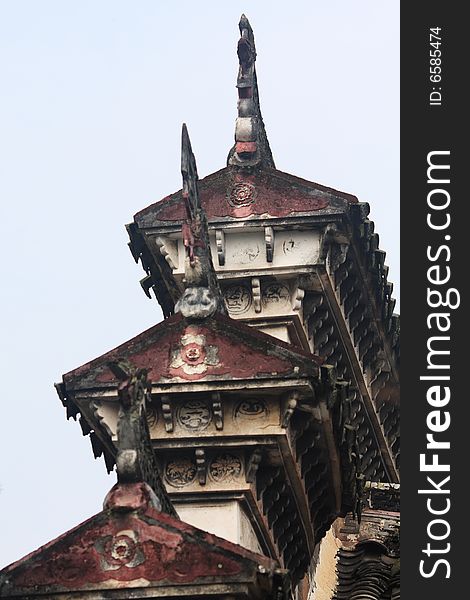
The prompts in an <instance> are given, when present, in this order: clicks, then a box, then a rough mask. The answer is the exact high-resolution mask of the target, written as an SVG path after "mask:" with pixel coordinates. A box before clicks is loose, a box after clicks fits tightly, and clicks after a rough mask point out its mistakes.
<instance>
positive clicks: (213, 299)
mask: <svg viewBox="0 0 470 600" xmlns="http://www.w3.org/2000/svg"><path fill="white" fill-rule="evenodd" d="M181 175H182V176H183V194H182V195H183V201H184V204H185V207H186V217H187V218H186V222H185V223H183V229H182V233H183V244H184V247H185V248H186V260H185V287H186V289H185V291H184V293H183V295H182V296H181V298H180V299H179V300H178V302H177V304H176V306H175V311H176V312H181V314H182V315H183V316H184V317H188V318H195V319H203V318H206V317H209V316H211V315H213V314H214V313H215V312H221V313H223V314H226V313H227V309H226V307H225V302H224V299H223V296H222V292H221V290H220V286H219V282H218V281H217V275H216V273H215V269H214V265H213V263H212V254H211V247H210V242H209V229H208V226H207V219H206V214H205V212H204V209H203V208H202V204H201V201H200V198H199V190H198V175H197V167H196V159H195V157H194V154H193V150H192V148H191V141H190V139H189V134H188V129H187V127H186V124H185V123H183V129H182V133H181Z"/></svg>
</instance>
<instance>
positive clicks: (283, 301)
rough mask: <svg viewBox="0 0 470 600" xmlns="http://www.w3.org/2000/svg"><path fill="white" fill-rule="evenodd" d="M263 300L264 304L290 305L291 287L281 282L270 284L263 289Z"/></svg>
mask: <svg viewBox="0 0 470 600" xmlns="http://www.w3.org/2000/svg"><path fill="white" fill-rule="evenodd" d="M262 302H263V305H264V306H279V307H282V306H286V307H287V306H289V304H290V291H289V288H288V287H287V286H286V285H283V284H281V283H273V284H271V285H268V286H267V287H266V288H265V289H264V290H263V296H262Z"/></svg>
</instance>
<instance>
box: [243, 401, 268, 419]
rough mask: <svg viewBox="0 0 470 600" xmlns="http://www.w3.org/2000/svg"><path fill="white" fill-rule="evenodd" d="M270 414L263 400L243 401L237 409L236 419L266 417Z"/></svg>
mask: <svg viewBox="0 0 470 600" xmlns="http://www.w3.org/2000/svg"><path fill="white" fill-rule="evenodd" d="M267 414H268V409H267V407H266V404H265V403H264V402H263V401H262V400H243V401H242V402H240V404H238V406H237V407H236V409H235V418H253V417H264V416H266V415H267Z"/></svg>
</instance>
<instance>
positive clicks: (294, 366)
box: [63, 314, 322, 392]
mask: <svg viewBox="0 0 470 600" xmlns="http://www.w3.org/2000/svg"><path fill="white" fill-rule="evenodd" d="M117 359H127V360H128V361H130V362H131V363H132V364H133V365H134V366H135V367H137V368H146V369H148V370H149V373H148V378H149V380H150V381H151V382H152V383H153V384H162V383H178V382H185V381H200V380H205V381H216V380H218V379H225V380H226V379H231V380H246V379H263V378H264V379H265V378H276V377H277V378H283V379H285V378H289V377H292V378H298V377H315V376H317V375H318V366H319V365H320V364H321V362H322V361H321V359H320V358H319V357H317V356H315V355H312V354H308V353H307V352H303V351H300V350H294V349H293V348H292V347H291V346H289V345H288V344H286V343H285V342H282V341H280V340H277V339H276V338H273V337H272V336H270V335H268V334H265V333H261V332H259V331H256V330H254V329H253V328H251V327H249V326H247V325H244V324H243V323H240V322H238V321H235V320H233V319H230V318H228V317H224V316H222V315H216V316H214V317H212V318H210V319H206V320H204V321H201V322H199V323H194V322H191V323H190V322H188V321H187V320H185V319H184V318H183V317H182V316H181V315H180V314H177V315H174V316H173V317H170V318H168V319H166V320H165V321H163V322H162V323H159V324H158V325H156V326H154V327H152V328H151V329H148V330H147V331H145V332H143V333H141V334H140V335H138V336H136V337H135V338H133V339H131V340H129V341H128V342H125V343H124V344H122V345H120V346H118V347H117V348H115V349H114V350H111V351H110V352H108V353H106V354H104V355H102V356H100V357H99V358H96V359H95V360H93V361H91V362H89V363H87V364H85V365H83V366H81V367H79V368H77V369H75V370H73V371H70V372H69V373H67V374H66V375H64V378H63V379H64V383H65V386H66V389H67V391H69V392H70V391H73V390H84V389H91V388H108V387H115V386H116V385H117V384H118V382H117V380H116V378H115V376H114V375H113V373H112V372H111V370H110V369H109V367H108V363H109V361H113V360H117Z"/></svg>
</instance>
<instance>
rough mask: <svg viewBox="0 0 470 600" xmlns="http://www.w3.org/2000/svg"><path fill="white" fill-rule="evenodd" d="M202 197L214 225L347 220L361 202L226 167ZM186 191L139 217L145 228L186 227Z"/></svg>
mask: <svg viewBox="0 0 470 600" xmlns="http://www.w3.org/2000/svg"><path fill="white" fill-rule="evenodd" d="M199 195H200V198H201V204H202V207H203V209H204V211H205V213H206V215H207V219H208V221H209V222H211V221H224V220H231V219H239V218H261V217H280V218H285V217H289V216H304V215H309V214H312V213H314V214H315V215H318V216H321V215H332V214H341V213H345V212H347V211H348V209H349V206H350V205H351V204H356V203H357V202H358V199H357V198H356V196H353V195H352V194H346V193H344V192H339V191H337V190H335V189H333V188H330V187H326V186H323V185H320V184H318V183H313V182H311V181H307V180H306V179H301V178H300V177H295V176H294V175H290V174H288V173H283V172H282V171H279V170H277V169H273V168H271V167H263V168H260V169H256V170H254V171H252V172H245V171H243V170H240V169H236V168H234V167H225V168H224V169H221V170H220V171H217V172H215V173H212V174H211V175H208V176H207V177H204V178H203V179H201V180H200V181H199ZM185 214H186V213H185V207H184V202H183V196H182V190H179V191H177V192H175V193H173V194H170V195H169V196H166V197H165V198H163V199H162V200H161V201H159V202H156V203H154V204H151V205H150V206H148V207H147V208H144V209H143V210H141V211H140V212H138V213H137V214H136V215H135V216H134V221H135V223H136V224H137V226H138V227H139V228H142V229H145V228H148V227H157V226H159V225H162V224H163V223H162V222H164V223H165V224H166V223H167V224H171V223H180V222H181V221H183V220H184V219H185Z"/></svg>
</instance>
